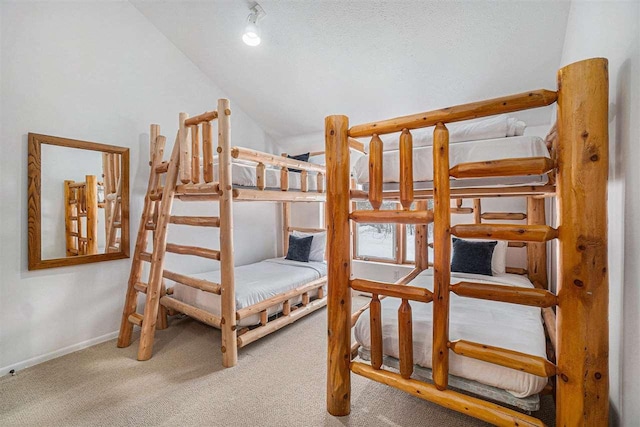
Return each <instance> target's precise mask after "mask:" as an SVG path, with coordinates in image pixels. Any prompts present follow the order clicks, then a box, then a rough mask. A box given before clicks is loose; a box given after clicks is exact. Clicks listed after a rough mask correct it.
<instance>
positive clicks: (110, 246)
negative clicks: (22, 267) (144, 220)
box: [29, 134, 129, 269]
mask: <svg viewBox="0 0 640 427" xmlns="http://www.w3.org/2000/svg"><path fill="white" fill-rule="evenodd" d="M128 193H129V151H128V149H127V148H124V147H117V146H110V145H105V144H98V143H92V142H87V141H77V140H71V139H66V138H58V137H51V136H46V135H37V134H29V269H38V268H47V267H58V266H63V265H74V264H83V263H88V262H96V261H105V260H110V259H119V258H126V257H127V256H128V249H129V248H128V247H129V227H128V219H129V218H128V202H129V194H128Z"/></svg>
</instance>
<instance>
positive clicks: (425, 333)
mask: <svg viewBox="0 0 640 427" xmlns="http://www.w3.org/2000/svg"><path fill="white" fill-rule="evenodd" d="M462 281H473V282H479V283H492V284H498V285H505V286H518V287H523V288H533V285H532V284H531V282H530V281H529V280H528V279H527V278H526V277H523V276H519V275H515V274H503V275H499V276H483V275H478V274H466V273H452V274H451V283H452V284H454V283H458V282H462ZM410 284H411V286H418V287H423V288H427V289H429V290H431V291H433V270H432V269H431V270H426V271H424V272H422V273H421V274H420V275H418V277H416V278H415V279H414V280H413V281H412V282H411V283H410ZM450 295H451V296H450V309H449V340H450V341H455V340H467V341H472V342H476V343H480V344H488V345H492V346H496V347H501V348H505V349H510V350H514V351H519V352H522V353H527V354H530V355H533V356H540V357H543V358H546V357H547V354H546V339H545V333H544V325H543V324H542V317H541V310H540V308H536V307H529V306H523V305H517V304H509V303H503V302H496V301H487V300H480V299H475V298H465V297H459V296H457V295H455V294H454V293H451V294H450ZM400 302H401V300H399V299H397V298H385V299H384V300H382V301H381V306H382V346H383V353H384V354H385V355H387V356H391V357H394V358H399V353H400V352H399V346H398V307H399V306H400ZM411 307H412V313H413V360H414V363H415V364H416V365H419V366H422V367H425V368H431V360H432V359H431V349H432V343H433V304H432V303H428V304H424V303H419V302H414V303H411ZM354 332H355V339H356V341H357V342H358V343H359V344H360V345H361V346H362V347H364V348H365V349H370V343H371V333H370V329H369V311H368V310H367V311H366V312H364V313H363V314H362V316H360V318H359V319H358V321H357V323H356V325H355V329H354ZM449 373H450V374H452V375H455V376H458V377H462V378H466V379H469V380H473V381H477V382H479V383H482V384H486V385H489V386H493V387H497V388H500V389H503V390H506V391H508V392H509V393H511V394H512V395H513V396H515V397H520V398H522V397H527V396H530V395H533V394H536V393H539V392H540V391H541V390H542V389H543V388H544V387H545V386H546V384H547V378H543V377H539V376H536V375H532V374H529V373H526V372H521V371H518V370H515V369H510V368H507V367H504V366H499V365H495V364H493V363H489V362H483V361H481V360H476V359H472V358H469V357H466V356H460V355H457V354H455V353H454V352H452V351H450V352H449Z"/></svg>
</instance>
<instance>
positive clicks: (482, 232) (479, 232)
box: [451, 224, 558, 242]
mask: <svg viewBox="0 0 640 427" xmlns="http://www.w3.org/2000/svg"><path fill="white" fill-rule="evenodd" d="M451 234H453V235H454V236H456V237H461V238H470V239H487V240H491V239H497V240H515V241H525V242H546V241H548V240H551V239H555V238H556V237H558V230H556V229H555V228H553V227H549V226H548V225H518V224H458V225H455V226H453V227H451Z"/></svg>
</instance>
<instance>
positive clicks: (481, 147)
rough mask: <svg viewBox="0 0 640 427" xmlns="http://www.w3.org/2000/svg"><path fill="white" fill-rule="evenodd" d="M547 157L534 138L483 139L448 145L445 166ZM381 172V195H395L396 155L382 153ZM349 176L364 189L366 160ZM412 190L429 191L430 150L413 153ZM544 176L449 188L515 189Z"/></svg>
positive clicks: (462, 182) (456, 182)
mask: <svg viewBox="0 0 640 427" xmlns="http://www.w3.org/2000/svg"><path fill="white" fill-rule="evenodd" d="M526 157H549V150H548V149H547V146H546V144H545V142H544V141H543V140H542V138H539V137H537V136H514V137H509V138H496V139H485V140H479V141H467V142H456V143H452V144H449V166H450V167H454V166H456V165H458V164H461V163H469V162H483V161H490V160H500V159H508V158H526ZM382 171H383V177H382V180H383V182H384V184H383V188H384V190H385V191H397V190H398V188H399V185H398V182H400V152H399V151H397V150H395V151H385V152H384V153H383V162H382ZM353 175H354V177H355V178H356V181H357V183H358V184H363V186H364V189H365V190H367V189H368V183H369V156H363V157H361V158H360V159H358V161H357V162H356V165H355V167H354V170H353ZM413 180H414V182H415V184H414V188H415V189H420V190H423V189H424V190H429V189H432V188H433V147H432V146H425V147H417V148H414V149H413ZM547 182H548V178H547V176H546V175H528V176H509V177H487V178H464V179H452V180H451V187H452V188H478V187H519V186H536V185H545V184H547Z"/></svg>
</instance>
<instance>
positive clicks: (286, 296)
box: [236, 277, 327, 320]
mask: <svg viewBox="0 0 640 427" xmlns="http://www.w3.org/2000/svg"><path fill="white" fill-rule="evenodd" d="M326 283H327V278H326V277H321V278H319V279H316V280H314V281H312V282H309V283H307V284H305V285H302V286H298V287H297V288H295V289H291V290H290V291H287V292H283V293H281V294H278V295H276V296H273V297H271V298H267V299H266V300H263V301H260V302H259V303H257V304H253V305H250V306H248V307H245V308H241V309H239V310H238V311H236V319H238V320H242V319H245V318H247V317H250V316H253V315H254V314H257V313H259V312H261V311H263V310H266V309H268V308H270V307H273V306H275V305H278V304H282V303H284V302H285V301H288V300H290V299H291V298H294V297H296V296H298V295H302V294H304V293H305V292H309V291H312V290H314V289H317V288H321V287H323V286H324V285H325V284H326Z"/></svg>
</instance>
